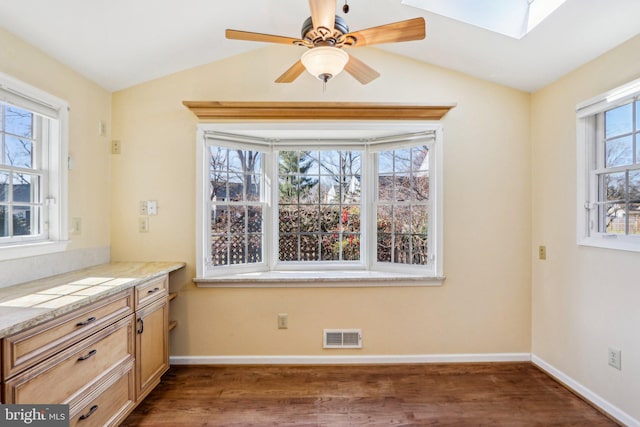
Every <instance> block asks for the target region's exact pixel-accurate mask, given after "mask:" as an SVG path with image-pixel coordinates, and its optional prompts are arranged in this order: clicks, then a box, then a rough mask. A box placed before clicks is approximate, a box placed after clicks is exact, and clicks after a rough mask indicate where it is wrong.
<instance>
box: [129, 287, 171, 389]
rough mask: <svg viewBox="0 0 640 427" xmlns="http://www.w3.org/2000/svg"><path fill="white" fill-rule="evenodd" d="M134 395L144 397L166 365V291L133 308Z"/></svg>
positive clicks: (158, 378)
mask: <svg viewBox="0 0 640 427" xmlns="http://www.w3.org/2000/svg"><path fill="white" fill-rule="evenodd" d="M136 318H137V329H136V397H137V399H138V400H141V399H144V397H145V396H146V395H147V394H149V392H150V391H151V390H152V389H153V388H154V387H155V386H156V385H158V383H159V382H160V377H162V374H164V373H165V372H166V371H167V369H169V302H168V300H167V297H166V295H165V296H163V297H162V296H161V297H159V298H157V299H156V300H155V301H154V302H151V303H149V304H148V305H146V306H144V307H142V308H140V309H137V310H136Z"/></svg>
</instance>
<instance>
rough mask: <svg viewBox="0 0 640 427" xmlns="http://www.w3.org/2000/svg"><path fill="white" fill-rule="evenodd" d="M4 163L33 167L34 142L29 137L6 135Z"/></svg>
mask: <svg viewBox="0 0 640 427" xmlns="http://www.w3.org/2000/svg"><path fill="white" fill-rule="evenodd" d="M4 143H5V145H4V148H5V150H4V159H3V163H4V164H5V165H9V166H17V167H21V168H33V158H32V154H33V143H32V142H31V140H29V139H25V138H17V137H15V136H9V135H5V140H4Z"/></svg>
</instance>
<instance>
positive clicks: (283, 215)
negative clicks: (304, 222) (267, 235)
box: [278, 205, 300, 233]
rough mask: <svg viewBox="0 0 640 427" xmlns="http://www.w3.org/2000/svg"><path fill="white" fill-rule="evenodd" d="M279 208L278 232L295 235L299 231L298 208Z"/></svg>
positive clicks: (293, 206)
mask: <svg viewBox="0 0 640 427" xmlns="http://www.w3.org/2000/svg"><path fill="white" fill-rule="evenodd" d="M279 208H280V210H279V212H278V214H279V216H278V231H279V232H280V233H297V232H298V231H299V229H300V228H299V224H298V218H299V215H298V207H297V206H295V205H280V207H279Z"/></svg>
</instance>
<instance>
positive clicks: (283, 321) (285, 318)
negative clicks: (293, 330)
mask: <svg viewBox="0 0 640 427" xmlns="http://www.w3.org/2000/svg"><path fill="white" fill-rule="evenodd" d="M288 328H289V315H288V314H286V313H280V314H278V329H288Z"/></svg>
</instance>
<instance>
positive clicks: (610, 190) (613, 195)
mask: <svg viewBox="0 0 640 427" xmlns="http://www.w3.org/2000/svg"><path fill="white" fill-rule="evenodd" d="M601 177H602V178H601V179H603V186H604V191H605V194H604V195H600V200H603V201H604V200H606V201H624V200H625V198H626V197H625V194H626V192H625V173H624V172H618V173H608V174H604V175H602V176H601Z"/></svg>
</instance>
